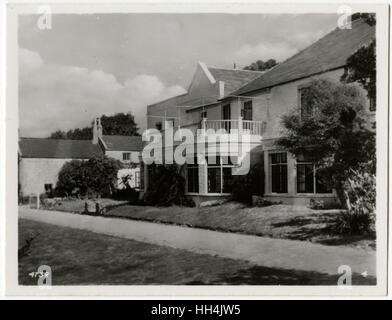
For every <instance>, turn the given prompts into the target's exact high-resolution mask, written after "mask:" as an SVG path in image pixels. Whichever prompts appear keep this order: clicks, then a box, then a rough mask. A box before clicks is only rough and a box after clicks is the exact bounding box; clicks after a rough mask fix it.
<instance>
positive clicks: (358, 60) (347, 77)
mask: <svg viewBox="0 0 392 320" xmlns="http://www.w3.org/2000/svg"><path fill="white" fill-rule="evenodd" d="M357 18H362V19H363V20H364V21H365V22H366V23H367V24H369V25H370V26H374V25H375V24H376V16H375V14H370V13H357V14H354V15H353V16H352V19H353V20H354V19H357ZM341 80H342V81H343V82H346V83H350V82H358V83H360V84H361V85H362V87H363V88H364V89H365V90H366V91H367V94H368V98H369V99H370V101H371V102H372V103H374V105H372V106H371V107H372V108H373V110H374V111H375V110H376V107H375V101H376V39H373V40H372V41H371V42H370V43H369V44H368V45H365V46H362V47H361V48H359V49H358V50H357V51H355V52H354V53H353V54H352V55H351V56H350V57H348V58H347V61H346V66H345V68H344V73H343V75H342V77H341Z"/></svg>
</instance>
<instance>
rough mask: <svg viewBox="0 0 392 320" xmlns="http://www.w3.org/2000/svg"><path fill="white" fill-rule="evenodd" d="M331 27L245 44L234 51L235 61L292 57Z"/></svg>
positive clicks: (281, 59)
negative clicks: (271, 40) (279, 38)
mask: <svg viewBox="0 0 392 320" xmlns="http://www.w3.org/2000/svg"><path fill="white" fill-rule="evenodd" d="M327 31H329V29H326V30H319V31H317V32H303V33H297V34H293V35H291V36H290V38H289V39H286V38H285V39H283V41H280V42H266V41H264V42H260V43H258V44H255V45H251V44H244V45H242V46H241V47H240V48H239V49H238V50H237V51H235V52H234V57H233V58H232V60H233V61H236V62H237V63H238V64H239V65H241V66H245V65H249V64H250V63H252V62H255V61H257V60H264V61H265V60H268V59H275V60H276V61H278V62H283V61H284V60H286V59H288V58H290V57H291V56H293V55H294V54H296V53H298V52H299V51H300V50H302V49H304V48H306V47H307V46H309V45H311V44H312V43H314V42H315V41H317V40H318V39H320V38H322V37H323V36H324V35H325V34H326V33H327Z"/></svg>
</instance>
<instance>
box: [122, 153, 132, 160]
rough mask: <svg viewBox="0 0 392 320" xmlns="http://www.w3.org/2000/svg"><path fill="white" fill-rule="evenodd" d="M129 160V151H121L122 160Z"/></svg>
mask: <svg viewBox="0 0 392 320" xmlns="http://www.w3.org/2000/svg"><path fill="white" fill-rule="evenodd" d="M129 160H131V153H130V152H123V161H129Z"/></svg>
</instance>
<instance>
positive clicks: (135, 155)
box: [105, 151, 140, 163]
mask: <svg viewBox="0 0 392 320" xmlns="http://www.w3.org/2000/svg"><path fill="white" fill-rule="evenodd" d="M124 152H130V153H131V160H128V161H124V160H123V153H124ZM105 155H107V156H108V157H111V158H114V159H116V160H120V161H121V162H123V163H139V162H140V159H139V156H140V152H139V151H106V152H105Z"/></svg>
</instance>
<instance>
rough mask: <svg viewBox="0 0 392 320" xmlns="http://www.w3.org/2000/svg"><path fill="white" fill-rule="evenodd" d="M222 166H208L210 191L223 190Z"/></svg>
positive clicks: (218, 191) (217, 191)
mask: <svg viewBox="0 0 392 320" xmlns="http://www.w3.org/2000/svg"><path fill="white" fill-rule="evenodd" d="M220 170H221V169H220V168H208V169H207V171H208V192H209V193H220V192H221V177H220Z"/></svg>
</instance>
